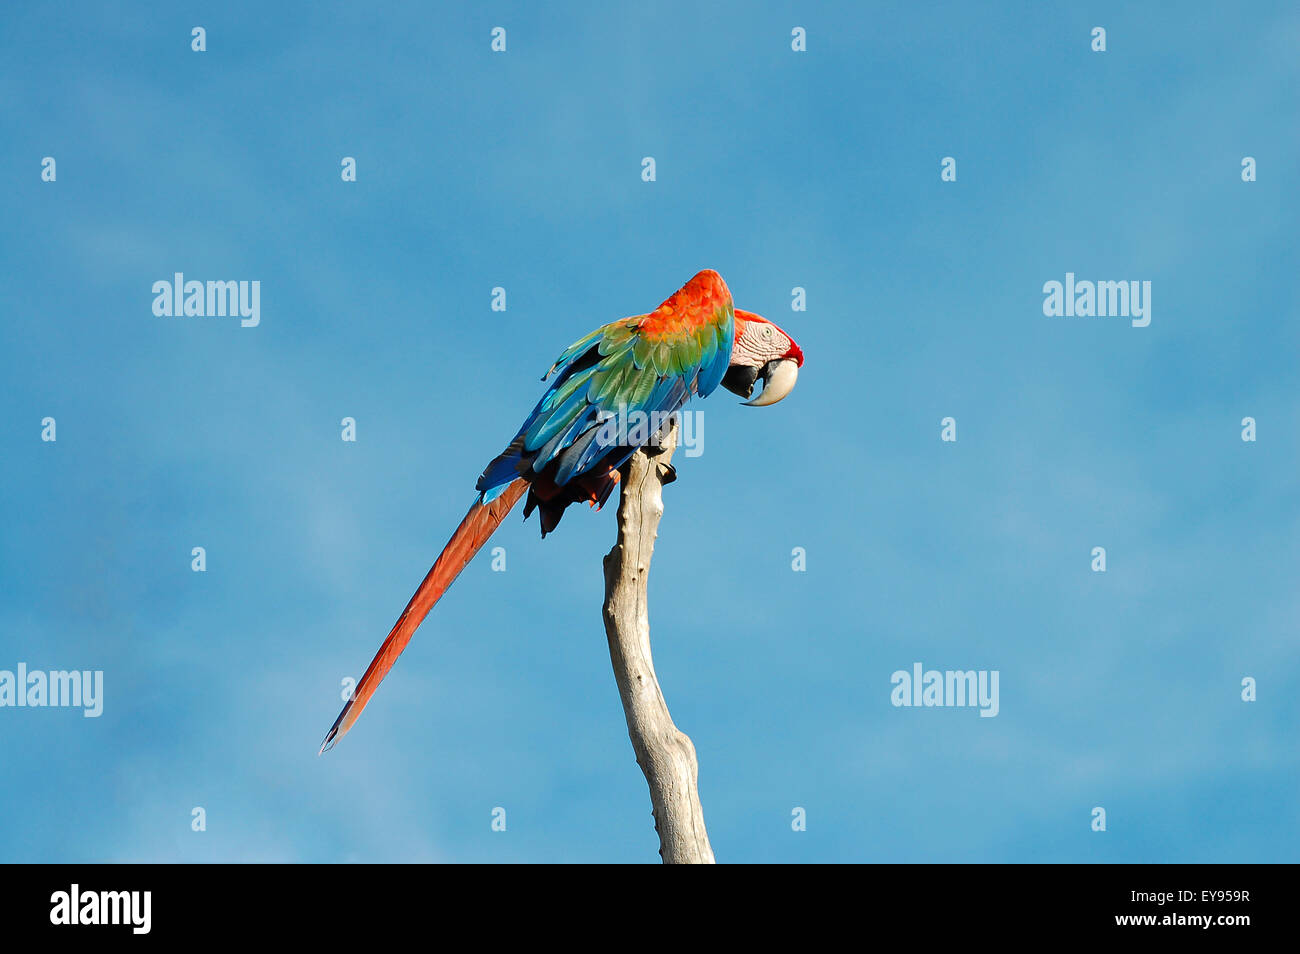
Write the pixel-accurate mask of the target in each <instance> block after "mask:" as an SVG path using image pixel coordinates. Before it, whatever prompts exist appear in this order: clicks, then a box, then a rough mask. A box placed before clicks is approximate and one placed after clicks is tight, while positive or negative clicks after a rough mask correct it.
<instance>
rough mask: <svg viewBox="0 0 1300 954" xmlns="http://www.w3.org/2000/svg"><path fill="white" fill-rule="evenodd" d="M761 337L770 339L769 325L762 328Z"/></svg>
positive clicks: (770, 328)
mask: <svg viewBox="0 0 1300 954" xmlns="http://www.w3.org/2000/svg"><path fill="white" fill-rule="evenodd" d="M763 337H764V338H771V337H772V326H771V325H764V326H763Z"/></svg>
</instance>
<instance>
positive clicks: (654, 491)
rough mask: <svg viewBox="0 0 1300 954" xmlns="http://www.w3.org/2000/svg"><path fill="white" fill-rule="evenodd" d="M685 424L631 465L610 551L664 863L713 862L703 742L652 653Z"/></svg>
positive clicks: (636, 739)
mask: <svg viewBox="0 0 1300 954" xmlns="http://www.w3.org/2000/svg"><path fill="white" fill-rule="evenodd" d="M676 446H677V424H676V422H674V423H673V425H672V427H671V429H670V430H669V432H668V434H667V436H666V437H665V438H663V439H662V440H660V442H659V446H658V447H657V448H650V449H649V451H650V453H649V454H647V453H646V452H645V451H638V452H637V453H636V454H634V455H633V456H632V459H631V460H630V461H628V463H627V464H626V465H624V467H623V470H622V474H621V478H622V479H621V489H620V491H619V503H618V541H617V542H616V543H615V544H614V549H612V550H610V551H609V553H608V554H607V555H606V556H605V564H604V565H605V635H606V636H607V637H609V658H610V661H611V662H612V663H613V664H614V679H615V680H616V681H617V682H618V694H619V696H620V697H621V698H622V700H623V713H624V715H626V716H627V734H628V735H629V736H630V737H631V739H632V748H633V750H634V751H635V752H636V761H637V764H638V765H640V766H641V771H642V772H644V773H645V780H646V784H648V785H649V786H650V803H651V805H652V806H653V809H654V817H655V830H656V831H657V832H659V855H660V857H662V858H663V860H664V864H713V863H714V859H713V849H712V848H711V847H710V846H709V834H708V832H707V831H705V828H704V809H703V808H702V807H701V806H700V795H699V788H698V782H699V769H698V766H697V764H696V761H695V746H694V745H693V744H691V740H690V739H689V738H688V737H687V736H686V734H685V733H683V732H681V731H680V730H679V729H678V728H677V726H676V725H674V724H673V719H672V716H671V715H669V713H668V703H667V702H665V701H664V695H663V692H662V691H661V690H660V688H659V680H658V678H657V677H656V676H655V667H654V661H653V659H651V656H650V610H649V606H648V604H647V601H646V584H647V581H648V578H649V575H650V558H651V557H652V556H653V555H654V549H655V538H656V537H657V536H658V535H659V518H660V517H662V516H663V512H664V500H663V485H664V484H667V483H671V482H672V481H673V480H674V479H675V478H676V476H677V474H676V472H675V471H674V470H673V467H672V464H671V461H672V456H673V450H674V449H675V448H676Z"/></svg>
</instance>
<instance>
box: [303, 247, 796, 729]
mask: <svg viewBox="0 0 1300 954" xmlns="http://www.w3.org/2000/svg"><path fill="white" fill-rule="evenodd" d="M802 366H803V351H801V350H800V348H799V346H798V345H797V344H795V343H794V341H792V340H791V339H790V336H789V335H787V334H786V333H785V332H784V331H782V330H781V329H780V328H778V327H777V326H776V325H775V324H774V323H773V322H771V321H768V320H767V319H766V318H762V317H760V316H759V315H756V314H753V313H752V312H748V311H741V310H740V309H738V308H736V307H735V306H734V305H733V303H732V300H731V292H730V291H729V290H728V289H727V285H726V283H725V282H724V281H723V280H722V276H721V275H719V274H718V273H717V272H715V271H712V270H711V269H706V270H704V271H702V272H700V273H698V274H697V275H696V276H695V277H694V278H692V279H691V280H690V281H689V282H687V283H686V284H685V285H683V286H682V287H681V288H680V289H678V291H677V292H676V293H675V294H674V295H673V296H672V297H671V298H669V299H668V300H667V301H665V302H664V303H663V304H662V305H660V306H659V307H658V308H656V309H655V310H654V311H652V312H649V313H648V314H644V315H636V316H633V317H631V318H623V319H621V320H619V321H613V322H610V323H609V324H607V325H603V326H602V327H600V328H597V329H596V330H595V331H593V332H592V333H591V334H589V335H587V336H586V337H583V338H579V339H578V340H577V341H575V342H574V343H573V344H571V345H569V347H568V348H566V349H565V350H564V352H563V353H562V354H561V355H560V356H559V358H558V359H556V361H555V364H554V365H552V366H551V370H550V371H548V372H547V373H546V374H544V375H543V376H542V381H547V380H548V379H549V381H550V384H549V386H548V387H547V389H546V392H545V393H544V394H543V395H542V398H541V400H540V401H538V402H537V406H536V407H535V408H533V412H532V413H531V414H529V415H528V417H527V419H526V420H525V421H524V423H523V425H522V426H521V427H520V428H519V432H518V433H517V434H516V435H515V436H514V439H513V440H512V441H511V442H510V443H509V445H507V447H506V449H505V450H504V451H502V452H501V453H500V454H499V455H497V457H496V458H495V459H494V460H493V461H492V462H491V463H490V464H488V465H487V467H486V468H485V469H484V470H483V473H482V474H481V475H480V476H479V479H478V483H477V484H476V485H475V489H476V490H477V491H478V499H477V500H475V501H474V504H473V506H471V507H470V508H469V513H467V514H466V515H465V519H464V520H462V521H461V522H460V526H459V527H457V528H456V532H455V533H453V534H452V535H451V539H450V540H448V541H447V545H446V546H445V547H444V548H443V550H442V553H441V554H439V556H438V559H437V560H436V561H434V564H433V568H432V569H430V570H429V573H428V575H427V576H425V578H424V582H422V583H421V584H420V587H419V589H417V590H416V591H415V595H414V596H412V597H411V601H410V602H409V603H407V604H406V609H404V610H403V611H402V615H401V616H400V617H398V620H397V622H396V623H395V624H394V626H393V628H392V631H391V632H389V634H388V638H387V639H385V640H384V642H383V644H382V645H381V646H380V647H379V651H378V652H377V653H376V654H375V658H374V659H373V660H372V661H371V663H370V666H369V667H368V668H367V669H366V671H365V674H364V675H363V676H362V677H361V681H360V682H359V683H357V686H356V688H355V690H354V691H353V693H352V697H351V699H350V700H349V701H348V703H347V705H345V706H344V707H343V711H342V712H340V713H339V717H338V719H336V720H335V721H334V725H333V727H332V728H331V729H330V730H329V734H328V735H326V736H325V741H324V742H323V743H321V748H320V751H321V752H322V753H323V752H325V751H326V750H327V749H330V748H333V747H334V745H336V744H337V743H338V742H339V740H340V739H342V738H343V736H344V735H346V734H347V732H348V730H349V729H351V728H352V726H353V725H355V724H356V721H357V719H358V718H360V716H361V713H362V711H363V710H364V709H365V707H366V704H367V703H368V702H369V701H370V698H371V696H373V695H374V693H375V690H376V689H377V688H378V686H379V683H380V682H381V681H382V680H383V678H384V677H385V676H386V675H388V671H389V670H390V669H392V668H393V664H394V663H395V662H396V661H397V657H398V656H400V655H401V654H402V650H404V649H405V648H406V644H407V643H409V642H410V641H411V637H412V635H414V633H415V630H416V628H417V627H418V626H419V625H420V623H421V622H422V621H423V620H424V617H425V616H426V615H428V613H429V611H430V610H431V609H433V606H434V604H435V603H437V602H438V600H439V599H440V598H441V597H442V594H443V593H445V592H446V591H447V588H448V587H449V586H451V584H452V582H453V581H454V580H455V579H456V577H457V576H459V575H460V572H461V570H463V569H464V568H465V567H466V566H467V565H468V564H469V561H470V560H472V559H473V558H474V555H475V554H476V553H478V551H479V550H480V549H481V548H482V546H483V545H484V544H485V543H486V542H487V541H488V538H489V537H491V536H492V534H493V532H494V531H495V530H496V528H497V527H498V526H500V524H501V521H502V520H504V519H505V516H506V514H508V513H509V512H510V510H511V509H512V508H513V507H514V506H515V504H517V503H518V502H519V499H520V498H521V497H523V496H524V494H525V493H527V494H528V499H527V501H526V503H525V504H524V518H525V519H527V518H528V515H529V514H531V513H532V512H533V511H534V510H537V511H538V513H539V521H540V523H541V529H542V536H543V537H545V536H546V534H547V533H549V532H550V531H552V530H554V529H555V526H556V524H558V523H559V522H560V517H561V516H562V515H563V514H564V510H565V508H567V507H568V506H569V505H570V504H572V503H577V502H578V501H585V502H587V503H588V504H589V505H591V506H592V507H595V508H596V509H600V507H601V506H603V505H604V503H605V501H606V500H607V499H608V498H609V495H610V493H611V492H612V491H613V489H614V486H615V485H616V484H617V483H618V480H619V468H620V467H622V466H623V464H624V463H626V462H627V460H628V458H630V457H631V456H632V455H633V454H634V453H636V451H637V450H638V449H639V448H640V447H642V446H645V445H647V444H651V443H655V442H656V441H657V439H658V437H659V436H660V435H659V434H657V433H651V434H649V435H648V436H646V437H645V439H644V440H639V441H638V442H637V443H635V444H634V443H632V438H631V437H630V435H628V434H622V435H619V436H618V437H617V438H614V439H611V438H610V437H609V433H610V429H609V428H607V427H606V426H605V422H606V421H607V420H609V419H610V418H611V417H615V416H618V415H619V412H620V410H622V411H623V414H622V419H623V420H627V415H630V414H631V413H632V412H634V411H642V412H644V413H645V414H646V415H647V416H648V417H649V416H650V415H652V413H653V412H659V413H660V414H661V415H662V417H659V418H654V417H649V419H650V420H666V419H667V416H668V415H669V414H671V413H672V412H675V411H677V410H680V409H681V407H682V406H683V405H684V404H685V403H686V402H687V401H688V400H689V399H690V398H691V397H693V396H695V395H699V396H700V397H708V395H709V394H711V393H712V392H713V390H714V389H715V388H716V387H717V386H718V385H719V384H721V385H722V386H723V387H725V388H726V389H727V390H729V391H732V392H734V393H736V394H738V395H740V396H741V397H744V398H748V397H750V396H751V395H752V394H753V391H754V383H755V382H756V381H758V380H759V379H762V381H763V389H762V391H761V392H760V393H759V394H758V396H756V397H754V398H753V399H752V400H749V401H746V402H745V404H747V405H749V406H751V407H763V406H766V405H769V404H775V403H776V402H777V401H780V400H781V399H782V398H784V397H785V396H786V395H787V394H789V393H790V391H791V390H792V389H793V388H794V384H795V380H796V379H797V378H798V375H799V368H801V367H802ZM643 430H644V429H643Z"/></svg>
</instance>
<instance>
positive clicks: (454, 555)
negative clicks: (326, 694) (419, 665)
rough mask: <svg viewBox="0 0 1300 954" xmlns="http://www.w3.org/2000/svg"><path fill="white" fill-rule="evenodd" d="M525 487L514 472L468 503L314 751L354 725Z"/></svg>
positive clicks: (332, 743) (335, 741)
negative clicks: (488, 494) (491, 492)
mask: <svg viewBox="0 0 1300 954" xmlns="http://www.w3.org/2000/svg"><path fill="white" fill-rule="evenodd" d="M527 489H528V481H526V480H525V479H524V478H522V477H519V478H517V479H515V480H514V481H512V482H511V483H510V484H509V485H508V486H507V487H506V488H505V490H504V491H502V493H501V495H500V496H498V497H497V498H496V499H495V500H493V501H491V502H490V503H486V504H482V503H476V504H474V506H472V507H470V508H469V513H467V514H465V519H464V520H462V521H461V522H460V526H459V527H457V528H456V532H455V533H453V534H452V535H451V539H450V540H448V541H447V545H446V546H445V547H443V548H442V553H440V554H439V555H438V559H437V560H435V561H434V564H433V568H432V569H430V570H429V573H428V575H427V576H426V577H425V578H424V582H423V583H421V584H420V588H419V589H418V590H416V591H415V595H414V596H412V597H411V602H409V603H407V604H406V609H404V610H402V615H401V616H400V617H398V619H397V622H396V623H394V624H393V629H392V632H390V633H389V634H388V638H387V639H385V640H384V643H383V645H382V646H380V647H379V652H377V653H375V658H374V659H372V660H371V661H370V666H369V667H368V668H367V669H366V672H365V675H363V676H362V677H361V681H360V682H359V683H357V688H356V691H355V692H353V693H352V698H351V699H350V700H349V701H348V704H347V705H345V706H344V707H343V711H342V712H340V713H339V717H338V718H337V719H335V720H334V725H333V727H332V728H331V729H330V731H329V734H328V735H326V736H325V741H324V742H322V743H321V747H320V752H318V753H317V754H318V755H319V754H321V753H323V752H324V751H325V750H326V749H332V748H333V747H334V746H335V745H337V744H338V742H339V740H340V739H342V738H343V736H345V735H347V734H348V730H349V729H351V728H352V726H353V725H355V724H356V721H357V719H359V718H361V713H362V711H364V709H365V708H366V703H367V702H369V701H370V697H371V696H373V695H374V694H375V690H376V689H378V688H379V683H380V682H382V681H383V678H384V677H385V676H387V675H388V670H390V669H392V668H393V663H395V662H397V657H398V656H400V655H402V650H403V649H405V648H406V644H407V643H409V642H410V641H411V637H412V636H413V635H414V634H415V630H416V628H417V627H418V626H419V625H420V623H422V622H423V621H424V617H426V616H427V615H429V610H431V609H433V605H434V604H435V603H437V602H438V600H439V599H441V598H442V594H443V593H445V592H447V587H449V586H451V584H452V582H453V581H454V580H455V579H456V577H458V576H460V571H461V570H463V569H465V567H466V566H467V565H468V564H469V561H470V560H472V559H474V554H476V553H478V551H479V549H480V548H482V546H483V544H485V543H487V541H488V538H489V537H490V536H492V534H493V533H494V532H495V531H496V528H497V527H499V526H500V525H501V521H502V520H504V519H505V517H506V514H508V513H509V512H510V511H511V509H512V508H513V507H514V505H515V504H516V503H518V502H519V498H520V497H522V496H523V494H524V491H525V490H527Z"/></svg>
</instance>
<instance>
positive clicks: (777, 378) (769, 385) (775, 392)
mask: <svg viewBox="0 0 1300 954" xmlns="http://www.w3.org/2000/svg"><path fill="white" fill-rule="evenodd" d="M758 376H759V377H760V378H762V379H763V392H762V393H761V394H759V396H758V397H756V398H754V399H753V400H752V401H745V402H744V405H745V407H767V406H768V405H769V404H775V403H776V402H777V401H780V400H781V399H782V398H784V397H785V396H786V395H787V394H789V393H790V392H791V391H793V390H794V383H795V381H797V380H798V378H799V362H798V361H796V360H795V359H794V358H782V359H781V360H779V361H769V362H768V363H767V364H765V365H763V369H762V370H761V371H759V372H758Z"/></svg>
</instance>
